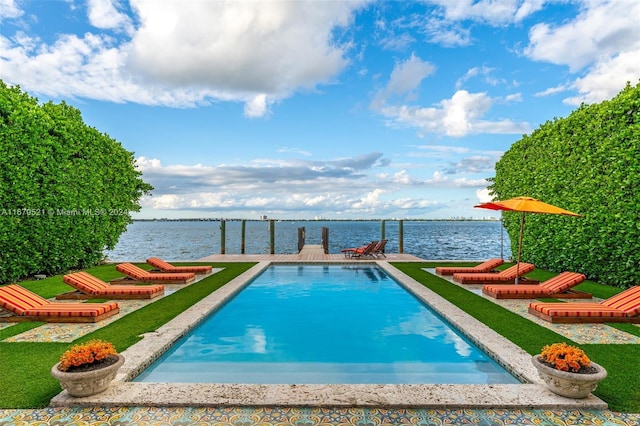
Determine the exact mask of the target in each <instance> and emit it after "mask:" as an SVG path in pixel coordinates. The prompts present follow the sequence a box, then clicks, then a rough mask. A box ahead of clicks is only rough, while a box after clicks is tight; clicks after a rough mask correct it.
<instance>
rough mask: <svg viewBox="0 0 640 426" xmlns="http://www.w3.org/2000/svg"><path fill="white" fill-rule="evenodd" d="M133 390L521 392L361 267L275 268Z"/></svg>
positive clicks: (423, 309) (373, 270) (390, 282)
mask: <svg viewBox="0 0 640 426" xmlns="http://www.w3.org/2000/svg"><path fill="white" fill-rule="evenodd" d="M136 381H144V382H155V383H157V382H165V383H166V382H169V383H171V382H207V383H476V384H486V383H518V381H517V380H516V379H514V378H513V376H511V375H510V374H509V373H507V372H506V371H505V370H504V369H503V368H502V367H500V366H499V365H498V364H497V363H496V362H495V361H493V360H492V359H491V358H490V357H489V356H487V355H486V354H484V353H483V352H482V351H481V350H480V349H479V348H477V347H476V346H475V345H473V344H472V343H471V342H469V341H468V340H467V339H465V338H464V337H463V336H462V335H461V334H459V333H458V332H457V331H456V330H454V329H453V328H451V327H450V326H449V324H448V323H446V322H445V321H443V320H442V319H441V318H440V317H439V316H438V315H436V314H435V313H434V312H433V311H432V310H431V309H429V308H428V307H427V306H425V305H424V304H423V303H422V302H420V301H419V300H418V299H417V298H415V297H414V296H413V295H411V294H410V293H409V292H407V291H406V290H405V289H404V288H403V287H402V286H400V285H399V284H398V283H397V282H396V281H395V280H394V279H392V278H391V277H389V276H388V275H387V274H386V273H385V272H384V271H383V270H381V269H379V268H377V267H375V266H364V265H348V266H346V265H341V266H337V265H324V266H322V265H313V266H310V265H299V266H283V265H278V266H271V267H269V268H268V269H266V270H265V272H263V273H262V274H260V275H259V276H258V277H257V278H256V279H255V280H254V281H253V282H252V283H251V284H249V285H248V286H247V287H246V288H245V289H244V290H243V291H242V292H240V293H239V294H238V295H237V296H235V297H234V298H233V299H232V300H231V301H230V302H228V303H227V304H225V305H224V306H223V307H222V308H220V309H219V310H218V311H217V312H216V313H215V314H214V315H211V316H210V317H208V318H207V319H205V320H204V321H203V322H202V324H200V325H199V326H198V327H197V328H196V329H194V330H193V331H192V332H191V333H190V334H189V335H187V336H185V337H184V338H183V339H181V340H180V341H179V342H178V343H177V344H176V345H174V347H173V348H172V349H171V350H170V351H169V352H168V353H167V354H165V355H164V356H162V357H161V358H160V359H159V360H158V361H157V362H155V363H154V364H153V365H152V366H151V367H150V368H149V369H147V370H146V371H145V372H144V373H143V374H142V375H141V376H139V377H138V378H136Z"/></svg>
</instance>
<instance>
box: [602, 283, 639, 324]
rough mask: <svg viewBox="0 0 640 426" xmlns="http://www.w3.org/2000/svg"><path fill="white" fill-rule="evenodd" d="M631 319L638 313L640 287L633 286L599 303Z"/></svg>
mask: <svg viewBox="0 0 640 426" xmlns="http://www.w3.org/2000/svg"><path fill="white" fill-rule="evenodd" d="M601 304H602V305H604V306H610V307H612V308H616V309H619V310H621V311H622V312H624V313H625V314H627V315H628V316H630V317H632V316H634V315H638V314H639V313H640V286H634V287H631V288H628V289H627V290H625V291H623V292H621V293H618V294H616V295H615V296H613V297H610V298H608V299H607V300H603V301H602V302H601Z"/></svg>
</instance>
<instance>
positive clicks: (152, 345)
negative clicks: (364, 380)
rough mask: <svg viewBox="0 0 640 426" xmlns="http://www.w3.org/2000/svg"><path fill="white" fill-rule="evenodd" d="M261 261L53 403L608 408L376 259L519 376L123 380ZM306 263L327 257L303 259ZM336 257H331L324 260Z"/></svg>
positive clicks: (263, 265)
mask: <svg viewBox="0 0 640 426" xmlns="http://www.w3.org/2000/svg"><path fill="white" fill-rule="evenodd" d="M277 263H281V262H272V261H264V262H259V263H258V264H257V265H255V266H254V267H252V268H251V269H249V270H248V271H246V272H245V273H243V274H241V275H239V276H238V277H236V278H235V279H233V280H231V281H230V282H229V283H228V284H226V285H225V286H223V287H221V288H220V289H218V290H216V291H215V292H213V293H211V294H210V295H209V296H207V297H205V298H204V299H202V300H201V301H200V302H198V303H197V304H196V305H194V306H192V307H191V308H189V309H187V310H186V311H185V312H183V313H182V314H180V315H179V316H177V317H176V318H174V319H173V320H171V321H170V322H168V323H167V324H165V325H164V326H162V327H160V328H159V329H158V330H156V331H155V332H152V333H146V334H145V335H144V338H143V339H142V340H141V341H140V342H138V343H136V344H135V345H133V346H131V347H129V348H128V349H127V350H126V351H123V352H122V354H123V355H124V356H125V358H126V362H125V364H124V366H123V367H122V368H121V370H120V372H119V374H118V376H117V377H116V379H115V381H114V382H113V383H112V385H111V386H110V387H109V389H107V391H105V392H103V393H100V394H98V395H94V396H90V397H84V398H74V397H71V396H70V395H69V394H68V393H67V392H66V391H62V392H61V393H60V394H58V395H57V396H55V397H54V398H53V399H52V400H51V402H50V406H52V407H70V406H74V407H93V406H99V407H121V406H129V407H135V406H164V407H171V406H182V407H188V406H198V407H215V406H309V407H351V406H367V407H416V408H418V407H434V408H547V409H578V408H582V409H585V408H586V409H607V404H606V402H604V401H602V400H601V399H599V398H597V397H595V396H593V395H590V396H589V397H588V398H586V399H581V400H575V399H570V398H564V397H560V396H558V395H555V394H553V393H552V392H550V391H549V390H548V389H547V388H546V386H545V385H544V384H543V383H542V381H541V380H540V379H539V378H538V376H537V372H536V371H535V369H534V368H533V367H532V365H531V362H530V358H531V357H530V355H529V354H527V353H526V352H524V351H523V350H522V349H521V348H520V347H518V346H516V345H514V344H513V343H511V342H510V341H509V340H507V339H505V338H504V337H502V336H500V335H499V334H497V333H496V332H494V331H493V330H491V329H490V328H488V327H486V326H485V325H484V324H482V323H481V322H479V321H477V320H476V319H474V318H472V317H470V316H469V315H468V314H466V313H465V312H464V311H462V310H461V309H459V308H458V307H457V306H455V305H453V304H451V303H450V302H448V301H446V300H444V299H443V298H441V297H440V296H438V295H437V294H435V293H434V292H432V291H431V290H429V289H428V288H426V287H424V286H423V285H422V284H420V283H419V282H417V281H415V280H413V279H412V278H410V277H409V276H408V275H406V274H404V273H403V272H401V271H399V270H398V269H396V268H395V267H393V266H392V265H390V264H389V263H388V262H387V261H371V262H362V263H376V264H378V266H379V267H381V268H382V269H384V270H385V271H386V272H387V273H388V274H389V275H391V276H393V277H394V278H395V279H396V280H397V281H399V282H400V283H402V285H404V286H405V287H406V288H407V289H408V290H409V291H411V292H412V293H413V294H414V295H416V297H418V298H420V299H422V300H424V301H425V302H426V303H427V304H429V305H430V306H431V307H432V308H433V309H434V310H436V311H437V312H438V313H439V314H440V315H442V316H443V317H445V318H446V319H447V320H448V321H449V322H450V323H452V324H453V325H454V327H456V328H457V329H458V330H460V331H462V332H463V333H464V334H465V335H466V336H467V337H468V338H470V339H471V340H472V341H473V342H474V343H475V344H476V345H478V346H480V347H481V348H482V349H483V350H484V351H486V352H488V353H490V354H491V355H493V356H494V358H496V360H498V362H499V363H500V364H501V365H503V367H505V368H506V369H508V370H509V371H510V372H512V374H514V375H516V377H518V378H519V379H521V380H522V381H524V382H525V383H523V384H509V385H500V384H490V385H457V384H455V385H454V384H433V385H398V384H361V385H352V384H327V385H308V384H291V385H289V384H286V385H261V384H258V385H254V384H215V383H213V384H200V383H137V382H130V381H129V380H131V379H133V378H134V377H136V376H137V375H138V374H139V373H140V372H141V371H143V370H144V369H145V368H146V367H147V366H149V365H150V364H151V363H152V362H153V361H155V360H156V359H157V358H159V357H160V356H161V355H162V354H163V353H164V352H165V351H166V350H167V348H169V347H170V346H171V345H172V344H173V342H175V341H176V340H178V339H179V338H181V337H182V336H184V335H185V334H186V333H188V332H189V331H190V330H191V329H192V328H193V327H195V326H196V325H197V324H198V323H199V322H200V321H201V320H202V319H203V318H204V317H206V316H207V315H208V314H209V313H210V312H212V311H213V310H215V309H216V308H217V307H218V306H219V305H221V304H223V303H225V302H226V301H227V300H229V299H230V298H231V297H233V296H234V295H235V294H236V293H237V292H238V291H240V290H241V289H242V288H243V287H244V286H246V285H247V284H248V283H249V282H250V281H251V280H252V279H253V278H254V277H255V276H257V275H258V274H259V273H260V272H262V271H263V270H264V269H265V268H267V267H268V266H269V265H271V264H277ZM287 263H290V262H287ZM304 263H327V262H326V261H319V262H309V261H307V262H304ZM329 263H335V262H329Z"/></svg>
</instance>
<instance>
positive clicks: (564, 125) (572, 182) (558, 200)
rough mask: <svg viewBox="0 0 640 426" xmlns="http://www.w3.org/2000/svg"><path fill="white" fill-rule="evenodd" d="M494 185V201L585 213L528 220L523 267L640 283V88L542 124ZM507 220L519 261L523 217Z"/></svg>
mask: <svg viewBox="0 0 640 426" xmlns="http://www.w3.org/2000/svg"><path fill="white" fill-rule="evenodd" d="M489 181H490V182H492V184H491V186H490V187H489V189H490V190H491V191H492V193H493V195H494V197H495V199H498V200H503V199H508V198H512V197H516V196H521V195H522V196H530V197H534V198H539V199H541V200H542V201H545V202H547V203H550V204H554V205H557V206H559V207H562V208H565V209H567V210H571V211H573V212H576V213H580V214H582V215H583V217H581V218H576V217H566V216H555V215H544V214H538V215H536V214H527V215H526V223H525V232H524V239H523V249H522V260H523V261H526V262H531V263H534V264H536V265H537V266H538V267H540V268H545V269H549V270H551V271H557V272H559V271H565V270H571V271H577V272H582V273H584V274H586V275H587V276H588V277H589V278H590V279H593V280H596V281H598V282H600V283H606V284H609V285H615V286H618V287H622V288H625V287H629V286H631V285H637V284H640V84H638V85H636V86H635V87H632V86H631V85H630V84H627V86H626V88H625V89H624V90H622V91H621V92H620V93H619V94H618V95H617V96H616V97H615V98H613V99H611V100H609V101H604V102H602V103H600V104H594V105H589V106H586V105H582V106H580V107H579V108H578V109H577V110H575V111H574V112H573V113H571V114H570V115H569V117H567V118H559V119H558V118H556V119H554V120H552V121H549V122H547V123H544V124H543V125H542V126H540V128H538V129H537V130H535V131H534V132H533V133H532V134H530V135H526V136H524V137H523V138H522V139H521V140H519V141H517V142H516V143H514V144H513V145H512V146H511V148H510V149H509V150H508V151H507V152H506V153H505V154H504V155H503V157H502V158H501V159H500V160H499V161H498V163H497V164H496V176H495V178H491V179H489ZM503 217H504V222H505V227H506V229H507V232H508V233H509V237H510V238H511V241H513V242H514V243H513V244H512V247H511V249H512V252H513V257H514V259H515V258H516V254H517V250H518V247H517V241H518V235H519V232H520V222H519V220H520V217H521V214H520V213H509V212H505V213H504V214H503Z"/></svg>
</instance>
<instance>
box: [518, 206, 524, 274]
mask: <svg viewBox="0 0 640 426" xmlns="http://www.w3.org/2000/svg"><path fill="white" fill-rule="evenodd" d="M524 214H525V213H524V212H522V219H520V242H519V244H518V260H517V262H516V284H518V281H519V279H520V256H521V255H522V234H524Z"/></svg>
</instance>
